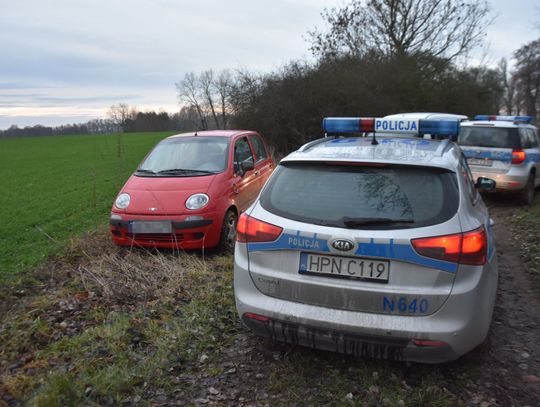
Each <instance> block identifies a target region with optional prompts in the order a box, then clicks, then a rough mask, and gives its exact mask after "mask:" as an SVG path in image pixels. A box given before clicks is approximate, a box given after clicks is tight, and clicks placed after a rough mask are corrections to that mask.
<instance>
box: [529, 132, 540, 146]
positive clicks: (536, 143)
mask: <svg viewBox="0 0 540 407" xmlns="http://www.w3.org/2000/svg"><path fill="white" fill-rule="evenodd" d="M530 131H531V132H532V135H533V138H534V144H533V145H534V146H535V147H538V145H539V144H540V142H539V140H538V130H536V129H530Z"/></svg>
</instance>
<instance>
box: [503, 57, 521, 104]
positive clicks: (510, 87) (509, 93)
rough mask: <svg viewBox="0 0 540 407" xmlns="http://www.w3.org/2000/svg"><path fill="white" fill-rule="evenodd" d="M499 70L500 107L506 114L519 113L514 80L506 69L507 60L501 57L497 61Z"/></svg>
mask: <svg viewBox="0 0 540 407" xmlns="http://www.w3.org/2000/svg"><path fill="white" fill-rule="evenodd" d="M499 71H500V73H501V78H502V86H503V96H502V107H503V108H504V111H505V113H506V114H508V115H512V114H519V103H518V100H517V89H516V80H515V78H514V76H513V75H511V74H510V73H509V71H508V61H507V60H506V59H505V58H502V59H501V61H500V62H499Z"/></svg>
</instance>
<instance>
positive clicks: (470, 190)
mask: <svg viewBox="0 0 540 407" xmlns="http://www.w3.org/2000/svg"><path fill="white" fill-rule="evenodd" d="M460 171H461V175H462V176H463V179H464V181H465V187H466V188H467V194H468V195H469V198H470V199H471V202H473V203H474V202H475V201H476V198H477V194H478V191H477V190H476V187H475V186H474V177H473V175H472V172H471V169H470V168H469V164H467V159H466V158H465V156H464V155H462V157H461V161H460Z"/></svg>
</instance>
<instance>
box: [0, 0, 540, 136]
mask: <svg viewBox="0 0 540 407" xmlns="http://www.w3.org/2000/svg"><path fill="white" fill-rule="evenodd" d="M490 3H491V5H492V8H493V15H494V16H496V20H495V22H494V24H493V25H492V26H491V27H490V28H489V29H488V33H487V34H488V35H487V44H488V48H487V50H488V53H487V57H488V62H490V63H492V64H494V63H496V61H498V60H499V59H500V58H502V57H506V58H508V59H510V58H511V57H512V53H513V51H515V50H516V49H517V48H519V47H520V46H522V45H523V44H525V43H527V42H530V41H532V40H534V39H537V38H539V37H540V31H539V30H538V29H537V28H535V22H537V23H538V22H540V3H539V2H538V0H515V1H508V0H491V1H490ZM339 4H343V0H288V1H287V0H272V1H262V0H249V1H248V0H229V1H223V0H221V1H220V0H189V1H187V0H92V1H88V0H84V1H82V0H48V1H43V0H0V129H6V128H8V127H9V126H10V125H12V124H16V125H18V126H19V127H23V126H27V125H35V124H44V125H59V124H66V123H79V122H86V121H88V120H90V119H93V118H96V117H105V114H106V112H107V110H108V108H109V107H110V106H111V105H112V104H116V103H120V102H123V103H127V104H129V105H132V106H137V107H138V108H139V109H140V110H145V109H156V110H157V109H159V108H164V109H165V110H167V111H169V112H173V111H176V110H178V101H177V96H176V89H175V86H174V84H175V82H178V81H180V80H181V79H182V78H183V76H184V74H185V73H187V72H192V71H193V72H196V73H198V72H200V71H203V70H207V69H213V70H215V71H219V70H221V69H225V68H229V69H237V68H246V69H249V70H253V71H258V72H269V71H271V70H273V69H275V68H277V67H279V66H281V65H283V64H284V63H286V62H288V61H291V60H293V59H299V58H310V52H309V50H308V48H309V44H308V43H307V42H306V41H305V40H304V37H305V34H306V32H307V31H308V30H310V29H313V28H314V27H315V26H318V27H321V28H322V27H324V24H323V20H322V18H321V16H320V13H321V11H322V10H323V8H325V7H328V8H330V7H332V6H336V5H339ZM485 53H486V52H482V51H481V50H479V51H478V53H477V54H476V56H475V58H476V59H479V58H480V57H481V55H483V54H485Z"/></svg>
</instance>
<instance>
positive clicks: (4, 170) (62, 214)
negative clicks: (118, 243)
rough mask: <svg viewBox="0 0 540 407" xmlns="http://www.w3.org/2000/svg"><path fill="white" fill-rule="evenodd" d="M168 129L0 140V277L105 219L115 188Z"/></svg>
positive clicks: (115, 192) (48, 253)
mask: <svg viewBox="0 0 540 407" xmlns="http://www.w3.org/2000/svg"><path fill="white" fill-rule="evenodd" d="M170 134H171V133H133V134H122V135H121V136H119V135H88V136H57V137H29V138H16V139H5V140H0V174H1V176H0V191H1V194H0V208H1V209H0V213H1V216H0V281H1V280H4V279H6V278H7V277H8V276H10V275H13V274H14V273H17V272H20V271H22V270H25V269H27V268H28V267H30V266H33V265H35V264H37V263H39V262H40V261H41V260H43V259H44V258H45V257H47V256H48V255H50V254H51V253H55V252H57V251H58V250H60V249H62V248H64V247H65V246H66V243H67V242H68V240H69V238H70V237H73V236H76V235H79V234H81V233H82V232H84V231H87V230H90V229H92V228H96V227H97V226H98V225H102V224H104V223H106V222H107V220H108V217H107V214H108V212H109V210H110V207H111V204H112V201H113V199H114V198H115V196H116V194H117V192H118V190H119V188H120V187H121V186H122V185H123V183H124V182H125V180H126V179H127V178H128V176H129V175H130V173H131V172H132V171H133V170H134V169H135V167H136V166H137V164H138V162H139V161H140V160H141V159H142V158H143V157H144V155H145V154H146V153H147V152H148V150H149V149H150V148H151V147H152V146H153V145H154V144H155V143H156V142H157V141H159V140H161V139H163V138H164V137H166V136H168V135H170Z"/></svg>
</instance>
